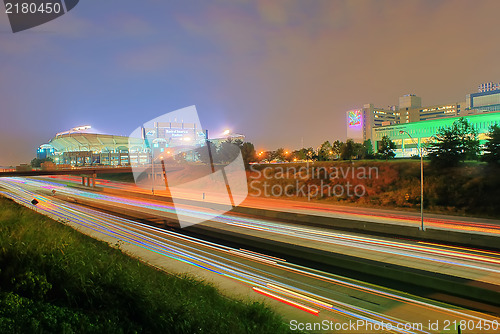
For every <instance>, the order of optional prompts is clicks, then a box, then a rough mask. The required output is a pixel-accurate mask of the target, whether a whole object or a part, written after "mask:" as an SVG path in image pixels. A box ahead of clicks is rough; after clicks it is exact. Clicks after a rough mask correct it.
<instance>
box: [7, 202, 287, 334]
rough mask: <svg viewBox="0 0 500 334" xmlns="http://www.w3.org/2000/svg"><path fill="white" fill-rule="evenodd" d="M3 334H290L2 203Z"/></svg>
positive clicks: (193, 283) (202, 288)
mask: <svg viewBox="0 0 500 334" xmlns="http://www.w3.org/2000/svg"><path fill="white" fill-rule="evenodd" d="M0 268H1V269H0V332H1V333H6V332H8V333H285V332H289V329H288V327H287V326H286V325H285V323H284V321H283V319H282V318H281V317H280V316H278V315H277V314H275V313H273V312H272V311H271V310H270V309H269V308H267V307H266V306H265V305H263V304H261V303H251V302H244V301H237V300H232V299H228V298H225V297H223V296H222V295H220V294H219V293H218V291H217V290H216V289H215V288H214V287H213V286H211V285H208V284H206V283H203V282H201V281H198V280H195V279H192V278H189V277H175V276H170V275H167V274H166V273H164V272H162V271H159V270H156V269H154V268H152V267H149V266H147V265H145V264H143V263H142V262H140V261H138V260H136V259H134V258H131V257H128V256H127V255H125V254H123V253H122V252H121V251H120V250H119V249H116V248H112V247H110V246H109V245H107V244H106V243H104V242H100V241H97V240H94V239H92V238H90V237H88V236H86V235H83V234H80V233H79V232H76V231H75V230H73V229H72V228H70V227H68V226H65V225H63V224H61V223H58V222H55V221H53V220H51V219H49V218H47V217H45V216H42V215H39V214H37V213H35V212H33V211H31V210H29V209H27V208H24V207H22V206H20V205H18V204H16V203H14V202H13V201H10V200H8V199H5V198H0Z"/></svg>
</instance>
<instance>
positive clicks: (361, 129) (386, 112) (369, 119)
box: [346, 103, 399, 143]
mask: <svg viewBox="0 0 500 334" xmlns="http://www.w3.org/2000/svg"><path fill="white" fill-rule="evenodd" d="M396 109H397V108H391V109H384V108H377V107H375V106H374V105H373V104H372V103H369V104H365V105H363V108H360V109H354V110H349V111H348V112H347V113H346V115H347V138H349V139H352V140H354V141H355V142H359V143H362V142H363V141H365V140H367V139H370V138H371V132H372V129H373V128H374V127H377V126H382V125H390V124H397V123H399V112H398V111H397V110H396Z"/></svg>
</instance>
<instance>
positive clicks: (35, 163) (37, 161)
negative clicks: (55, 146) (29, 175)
mask: <svg viewBox="0 0 500 334" xmlns="http://www.w3.org/2000/svg"><path fill="white" fill-rule="evenodd" d="M46 161H50V162H54V160H52V158H51V157H48V158H44V159H38V158H34V159H33V160H31V162H30V165H31V167H34V168H38V167H40V166H41V165H42V163H44V162H46Z"/></svg>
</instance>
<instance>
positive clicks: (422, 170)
mask: <svg viewBox="0 0 500 334" xmlns="http://www.w3.org/2000/svg"><path fill="white" fill-rule="evenodd" d="M403 133H406V134H407V135H408V137H410V139H411V141H412V142H413V143H414V144H415V145H417V148H418V151H419V154H420V229H421V230H422V231H425V229H424V157H423V149H422V145H419V144H418V143H416V142H415V140H414V139H413V137H412V136H411V135H410V134H409V133H408V131H404V130H401V131H399V134H400V135H402V134H403Z"/></svg>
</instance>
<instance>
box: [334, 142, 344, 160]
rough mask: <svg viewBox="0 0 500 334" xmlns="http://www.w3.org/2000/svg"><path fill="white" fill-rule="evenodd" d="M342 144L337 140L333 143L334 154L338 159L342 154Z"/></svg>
mask: <svg viewBox="0 0 500 334" xmlns="http://www.w3.org/2000/svg"><path fill="white" fill-rule="evenodd" d="M343 145H344V143H342V142H341V141H340V140H336V141H334V142H333V143H332V152H333V154H335V155H336V156H337V159H338V158H340V154H341V153H342V146H343Z"/></svg>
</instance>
